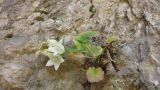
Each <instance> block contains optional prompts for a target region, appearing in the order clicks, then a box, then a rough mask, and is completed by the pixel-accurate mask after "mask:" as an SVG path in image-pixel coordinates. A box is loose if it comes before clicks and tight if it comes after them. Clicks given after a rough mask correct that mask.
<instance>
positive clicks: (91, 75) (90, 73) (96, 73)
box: [86, 67, 104, 83]
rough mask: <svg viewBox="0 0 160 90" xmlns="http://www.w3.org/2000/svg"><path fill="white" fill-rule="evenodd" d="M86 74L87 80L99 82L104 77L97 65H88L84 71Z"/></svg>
mask: <svg viewBox="0 0 160 90" xmlns="http://www.w3.org/2000/svg"><path fill="white" fill-rule="evenodd" d="M86 76H87V79H88V81H89V82H91V83H92V82H99V81H101V80H103V78H104V71H103V70H102V69H101V68H100V67H99V68H96V67H89V69H88V70H87V72H86Z"/></svg>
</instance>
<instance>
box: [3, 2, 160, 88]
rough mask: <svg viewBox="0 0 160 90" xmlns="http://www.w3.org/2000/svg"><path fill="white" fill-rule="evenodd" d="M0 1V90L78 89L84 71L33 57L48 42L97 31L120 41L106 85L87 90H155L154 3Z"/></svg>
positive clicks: (159, 49)
mask: <svg viewBox="0 0 160 90" xmlns="http://www.w3.org/2000/svg"><path fill="white" fill-rule="evenodd" d="M92 1H93V2H92V3H93V5H94V6H95V8H96V13H95V14H94V15H93V17H91V18H90V16H91V15H92V13H91V12H90V11H89V8H90V6H91V5H92V3H91V0H0V90H84V87H83V83H84V82H85V81H86V79H85V76H84V71H83V70H82V69H81V67H80V66H79V65H77V64H75V63H73V62H70V61H66V62H65V63H63V65H62V66H60V69H59V70H58V71H54V69H53V68H52V67H45V63H46V61H47V58H45V57H43V56H41V58H38V59H36V58H35V52H36V50H37V49H38V48H37V46H38V44H39V43H41V42H43V41H44V40H47V39H48V38H49V37H57V36H58V37H64V36H67V35H76V34H77V33H79V32H83V31H87V30H98V31H101V32H104V33H105V34H106V35H107V36H116V37H117V38H118V39H119V40H120V41H121V44H120V45H121V46H120V47H119V57H118V58H117V59H116V62H117V64H118V67H119V69H120V71H119V72H117V73H116V72H115V71H114V70H113V68H111V70H110V71H109V72H108V74H107V75H106V76H105V77H106V80H104V81H103V82H101V83H99V84H93V85H92V87H91V90H160V77H159V76H160V0H92Z"/></svg>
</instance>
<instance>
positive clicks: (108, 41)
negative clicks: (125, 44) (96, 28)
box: [106, 37, 116, 44]
mask: <svg viewBox="0 0 160 90" xmlns="http://www.w3.org/2000/svg"><path fill="white" fill-rule="evenodd" d="M114 41H116V39H115V38H114V37H108V38H107V39H106V42H107V43H109V44H110V43H112V42H114Z"/></svg>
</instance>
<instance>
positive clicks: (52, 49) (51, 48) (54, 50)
mask: <svg viewBox="0 0 160 90" xmlns="http://www.w3.org/2000/svg"><path fill="white" fill-rule="evenodd" d="M48 51H49V52H57V50H56V48H55V47H49V48H48Z"/></svg>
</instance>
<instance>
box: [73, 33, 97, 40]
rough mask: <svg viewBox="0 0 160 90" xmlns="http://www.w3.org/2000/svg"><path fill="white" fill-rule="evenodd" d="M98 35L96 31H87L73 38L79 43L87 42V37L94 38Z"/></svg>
mask: <svg viewBox="0 0 160 90" xmlns="http://www.w3.org/2000/svg"><path fill="white" fill-rule="evenodd" d="M97 34H98V33H97V32H96V31H87V32H83V33H81V34H80V35H79V36H77V37H75V39H76V40H78V41H80V42H87V41H88V39H89V37H93V36H96V35H97Z"/></svg>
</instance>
